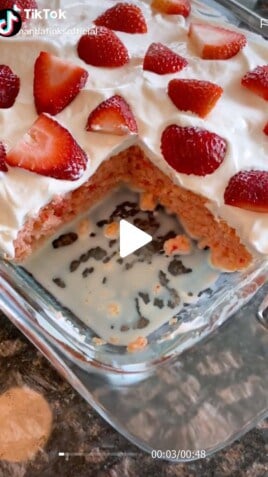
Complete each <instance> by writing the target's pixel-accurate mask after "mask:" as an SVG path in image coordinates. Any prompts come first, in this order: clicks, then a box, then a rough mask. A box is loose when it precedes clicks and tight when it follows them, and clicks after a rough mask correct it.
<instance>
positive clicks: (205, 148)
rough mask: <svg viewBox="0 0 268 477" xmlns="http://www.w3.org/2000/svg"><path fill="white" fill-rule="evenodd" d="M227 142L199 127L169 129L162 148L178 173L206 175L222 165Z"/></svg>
mask: <svg viewBox="0 0 268 477" xmlns="http://www.w3.org/2000/svg"><path fill="white" fill-rule="evenodd" d="M226 147H227V145H226V141H225V140H224V139H223V138H222V137H220V136H218V135H217V134H215V133H212V132H210V131H207V130H206V129H200V128H197V127H181V126H177V125H176V124H172V125H171V126H168V127H167V128H166V129H165V130H164V132H163V133H162V138H161V149H162V154H163V156H164V158H165V160H166V161H167V162H168V164H169V165H170V166H171V167H173V168H174V169H175V170H176V171H177V172H182V173H183V174H195V175H197V176H205V175H207V174H212V172H214V171H215V170H216V169H218V167H219V166H220V165H221V163H222V161H223V159H224V157H225V153H226Z"/></svg>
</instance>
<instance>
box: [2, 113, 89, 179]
mask: <svg viewBox="0 0 268 477" xmlns="http://www.w3.org/2000/svg"><path fill="white" fill-rule="evenodd" d="M6 162H7V163H8V164H9V165H10V166H14V167H21V168H22V169H27V170H28V171H31V172H35V173H36V174H41V175H43V176H48V177H53V178H54V179H62V180H68V181H74V180H76V179H79V177H81V175H82V174H83V171H84V170H85V169H86V165H87V156H86V154H85V153H84V151H83V150H82V149H81V148H80V146H79V145H78V144H77V142H76V141H75V140H74V138H73V137H72V135H71V134H70V133H69V131H67V129H65V128H64V127H62V126H61V125H60V124H59V123H58V122H57V121H55V120H54V119H51V118H49V117H48V116H46V115H45V114H41V115H40V116H39V117H38V118H37V120H36V121H35V123H34V124H33V126H32V127H31V129H30V130H29V131H28V132H27V133H26V134H25V135H24V136H23V138H22V139H21V140H20V142H19V143H18V144H17V145H16V146H15V147H14V148H13V149H11V151H10V152H9V153H8V154H7V158H6Z"/></svg>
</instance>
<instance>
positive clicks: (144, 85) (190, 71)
mask: <svg viewBox="0 0 268 477" xmlns="http://www.w3.org/2000/svg"><path fill="white" fill-rule="evenodd" d="M131 1H132V2H133V3H136V4H137V5H139V6H140V8H141V9H142V11H143V13H144V16H145V18H146V22H147V25H148V33H147V34H135V35H132V34H127V33H122V32H116V34H117V35H118V37H119V38H120V39H121V40H122V41H123V43H124V44H125V46H126V47H127V49H128V51H129V54H130V58H131V60H130V62H129V63H128V64H127V65H125V66H123V67H120V68H109V69H107V68H97V67H94V66H91V65H86V64H85V63H84V62H83V61H82V60H80V58H79V57H78V55H77V51H76V46H77V42H78V40H79V38H80V37H81V36H82V34H83V33H85V32H86V31H87V30H88V29H89V28H91V27H92V26H94V24H93V21H94V19H96V17H97V16H98V15H100V14H101V13H103V12H104V11H105V10H106V9H108V8H110V7H111V6H112V5H113V4H115V3H117V1H111V0H102V2H97V1H93V0H92V1H91V2H88V1H87V0H79V1H73V0H68V1H67V0H64V1H61V0H54V1H51V2H50V5H49V6H50V8H51V9H59V8H61V9H62V10H64V11H65V12H66V13H65V16H66V20H64V19H58V20H53V19H49V20H35V19H33V20H31V21H29V22H28V23H27V25H26V26H25V29H24V31H21V32H20V33H19V34H18V35H17V36H15V37H12V38H7V39H3V40H1V44H0V55H1V64H6V65H8V66H9V67H10V68H11V69H12V70H13V71H14V72H15V73H16V74H17V75H18V76H19V77H20V80H21V88H20V93H19V95H18V97H17V99H16V102H15V104H14V106H13V107H12V108H10V109H0V124H1V133H0V140H1V141H2V142H3V143H4V144H5V146H6V149H7V151H9V150H10V149H11V148H12V147H13V146H14V145H15V144H16V143H17V142H18V141H19V140H20V139H21V137H22V136H23V134H25V133H26V132H27V130H28V129H29V128H30V127H31V126H32V124H33V122H34V121H35V120H36V118H37V116H38V115H37V113H36V110H35V106H34V97H33V78H34V74H33V71H34V63H35V60H36V58H37V57H38V56H39V54H40V51H48V52H51V53H53V54H55V55H57V56H59V57H62V58H65V59H67V60H69V61H72V62H73V63H76V64H77V65H79V66H81V67H83V68H85V69H86V70H87V71H88V73H89V78H88V81H87V84H86V86H85V88H84V89H83V90H82V91H81V92H80V93H79V94H78V96H77V97H76V98H75V100H74V101H73V102H72V103H71V104H70V105H69V106H67V107H66V108H65V109H64V110H63V111H62V112H61V113H60V114H58V115H57V116H55V117H54V119H55V120H56V121H58V122H59V123H61V124H62V125H63V126H64V127H66V128H67V129H68V130H69V131H70V132H71V134H72V135H73V136H74V138H75V139H76V141H77V142H78V144H79V145H80V146H81V147H82V148H83V149H84V151H85V152H86V153H87V154H88V156H89V162H88V166H87V169H86V171H85V173H84V174H83V176H82V177H81V178H80V179H79V180H78V181H74V182H71V181H62V180H56V179H52V178H48V177H43V176H41V175H38V174H35V173H32V172H29V171H26V170H23V169H19V168H9V171H8V173H0V176H1V177H0V203H1V207H0V224H1V229H0V249H2V250H3V251H4V252H6V253H7V254H8V255H9V256H11V257H12V256H14V246H13V241H14V240H15V239H16V237H17V234H18V232H19V230H20V229H21V228H22V227H23V224H24V223H25V221H26V220H27V218H29V217H33V216H35V215H36V214H38V212H39V210H40V208H42V207H43V206H44V205H46V204H47V203H49V202H50V201H51V200H52V199H53V198H54V197H55V196H56V195H60V194H65V193H68V192H70V191H72V190H74V189H76V188H77V187H79V186H80V185H81V184H83V183H84V182H85V181H87V180H88V178H89V177H90V176H92V174H94V172H95V171H96V169H97V168H98V167H99V165H100V164H101V162H102V161H104V160H106V159H108V158H109V157H110V156H111V155H113V154H117V153H119V152H120V151H122V150H124V149H126V148H127V147H129V146H131V145H133V144H138V145H139V146H140V147H141V148H143V149H144V150H145V152H146V154H147V155H148V156H149V158H150V160H152V162H153V163H154V164H156V165H157V166H158V167H159V168H160V169H161V170H163V171H164V172H165V173H166V174H167V175H168V176H169V177H171V179H172V180H173V181H174V182H175V183H177V184H180V185H182V186H183V187H185V188H186V189H189V190H191V191H194V192H196V193H199V194H201V195H203V196H205V197H206V198H207V199H208V207H209V209H210V210H212V211H213V213H214V214H215V215H216V216H218V217H220V218H223V219H225V220H226V221H227V222H228V223H229V224H230V225H231V226H233V227H235V228H236V229H237V230H238V233H239V235H240V237H241V239H242V240H243V241H244V242H245V243H246V244H247V246H248V247H250V248H251V249H252V250H255V251H257V252H259V253H261V254H268V214H261V213H260V214H258V213H255V212H250V211H246V210H242V209H239V208H236V207H232V206H227V205H225V204H224V198H223V196H224V190H225V187H226V185H227V183H228V181H229V179H230V177H231V176H232V175H234V174H235V173H236V172H238V171H239V170H241V169H260V170H267V171H268V139H267V136H265V134H264V133H263V127H264V124H265V123H266V122H267V118H268V105H267V102H265V101H264V100H263V99H262V98H260V97H258V96H256V95H254V94H253V93H251V92H250V91H248V90H247V89H246V88H243V87H242V86H241V85H240V80H241V78H242V76H243V75H244V74H245V73H246V72H247V71H249V70H250V69H253V68H255V67H256V66H258V65H263V64H265V63H267V58H268V44H267V42H266V41H265V40H263V39H261V38H260V37H258V36H257V35H254V34H251V33H248V32H246V33H245V34H246V36H247V38H248V43H247V46H246V47H245V48H244V49H243V50H242V51H241V52H240V53H239V54H238V55H236V56H234V57H233V58H231V59H229V60H224V61H220V60H218V61H217V60H202V59H201V58H198V57H197V56H196V51H195V50H194V47H193V45H192V44H191V42H190V41H189V40H188V37H187V33H188V26H189V21H192V20H197V19H200V18H201V19H202V20H204V21H207V22H212V21H213V22H216V23H217V24H222V19H220V21H219V17H218V16H217V14H216V15H215V17H213V16H212V17H208V18H205V17H202V14H200V5H202V4H200V3H199V2H197V1H196V2H195V1H193V2H192V13H191V15H190V17H189V19H185V18H183V17H182V16H178V15H162V14H159V13H156V12H155V11H153V10H152V9H151V7H150V1H149V0H148V1H135V2H134V1H133V0H131ZM46 3H47V2H46V1H45V0H39V1H38V6H39V9H42V8H47V5H46ZM89 3H90V5H89ZM203 10H205V7H203ZM232 28H233V29H235V27H232ZM154 41H155V42H161V43H163V44H165V45H167V46H169V47H170V48H171V49H172V50H174V51H175V52H177V53H178V54H180V55H182V56H184V57H185V58H186V59H187V61H188V66H187V67H186V68H184V69H183V70H181V71H180V72H178V73H175V74H168V75H163V76H159V75H156V74H154V73H150V72H148V71H143V69H142V64H143V58H144V55H145V52H146V50H147V48H148V46H149V45H150V44H151V43H152V42H154ZM172 78H195V79H201V80H207V81H212V82H215V83H217V84H218V85H220V86H222V88H223V90H224V93H223V96H222V98H221V99H220V100H219V101H218V103H217V104H216V106H215V108H214V109H213V110H212V111H211V112H210V114H209V115H208V116H207V117H206V118H205V119H202V118H199V117H198V116H196V115H194V114H192V113H191V112H181V111H178V109H177V108H176V107H175V105H174V104H173V103H172V102H171V100H170V99H169V97H168V95H167V92H166V90H167V85H168V82H169V81H170V79H172ZM114 94H120V95H122V96H123V97H124V98H125V99H126V100H127V102H128V103H129V104H130V106H131V108H132V111H133V113H134V115H135V118H136V121H137V124H138V129H139V134H138V136H136V135H131V136H114V135H109V134H100V133H93V132H87V131H86V130H85V125H86V122H87V118H88V115H89V113H90V112H91V111H92V110H93V109H94V108H95V107H96V106H97V105H98V104H99V103H100V102H101V101H103V100H105V99H107V98H109V97H111V96H112V95H114ZM169 124H178V125H180V126H197V127H201V128H204V129H207V130H209V131H212V132H214V133H216V134H218V135H220V136H222V137H223V138H225V140H226V141H227V144H228V147H227V153H226V157H225V159H224V161H223V163H222V165H221V166H220V167H219V168H218V169H217V170H216V171H215V172H214V173H213V174H210V175H207V176H205V177H198V176H194V175H192V174H191V175H186V174H179V173H177V172H176V171H174V170H173V169H172V168H171V167H170V166H169V165H168V164H167V163H166V162H165V160H164V159H163V157H162V154H161V151H160V138H161V134H162V132H163V130H164V129H165V127H166V126H168V125H169Z"/></svg>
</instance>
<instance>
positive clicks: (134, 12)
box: [94, 3, 147, 33]
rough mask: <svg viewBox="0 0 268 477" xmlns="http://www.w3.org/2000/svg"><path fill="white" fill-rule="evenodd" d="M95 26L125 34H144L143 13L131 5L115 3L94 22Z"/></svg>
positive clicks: (145, 27) (144, 22) (145, 26)
mask: <svg viewBox="0 0 268 477" xmlns="http://www.w3.org/2000/svg"><path fill="white" fill-rule="evenodd" d="M94 23H95V25H98V26H104V27H106V28H110V30H116V31H124V32H126V33H146V32H147V25H146V21H145V18H144V16H143V13H142V11H141V9H140V8H139V7H137V6H136V5H133V3H117V4H116V5H114V6H113V7H111V8H109V9H108V10H106V11H105V12H104V13H103V14H102V15H100V16H99V17H98V18H96V20H95V21H94Z"/></svg>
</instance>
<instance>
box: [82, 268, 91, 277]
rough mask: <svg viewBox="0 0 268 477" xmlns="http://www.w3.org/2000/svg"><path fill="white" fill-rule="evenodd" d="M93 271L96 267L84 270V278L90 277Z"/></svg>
mask: <svg viewBox="0 0 268 477" xmlns="http://www.w3.org/2000/svg"><path fill="white" fill-rule="evenodd" d="M93 272H94V267H90V268H85V270H83V273H82V276H83V278H86V277H88V275H90V274H91V273H93Z"/></svg>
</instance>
